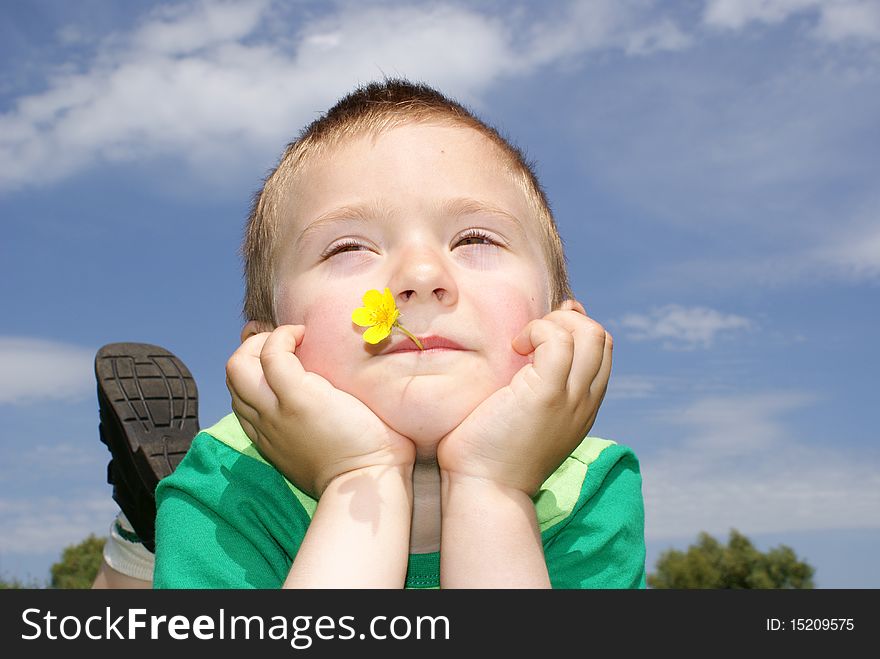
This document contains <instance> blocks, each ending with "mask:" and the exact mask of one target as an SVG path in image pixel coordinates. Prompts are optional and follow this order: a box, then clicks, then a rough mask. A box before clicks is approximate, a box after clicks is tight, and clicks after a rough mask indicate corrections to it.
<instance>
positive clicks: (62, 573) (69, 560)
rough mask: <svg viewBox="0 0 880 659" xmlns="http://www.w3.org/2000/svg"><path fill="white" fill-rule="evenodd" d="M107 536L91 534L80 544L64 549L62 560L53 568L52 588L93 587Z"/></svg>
mask: <svg viewBox="0 0 880 659" xmlns="http://www.w3.org/2000/svg"><path fill="white" fill-rule="evenodd" d="M104 542H106V538H97V537H95V536H94V535H90V536H89V537H88V538H86V539H85V540H83V541H82V542H81V543H79V544H78V545H70V546H69V547H66V548H65V549H64V553H63V554H62V555H61V560H60V561H59V562H58V563H55V564H54V565H53V566H52V568H51V573H52V582H51V587H52V588H91V587H92V582H93V581H94V580H95V577H96V576H97V575H98V569H99V568H100V567H101V557H102V554H103V551H104Z"/></svg>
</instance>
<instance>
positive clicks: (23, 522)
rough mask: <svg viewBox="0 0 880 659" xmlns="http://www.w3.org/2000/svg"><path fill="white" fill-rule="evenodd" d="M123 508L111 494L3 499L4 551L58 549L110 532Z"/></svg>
mask: <svg viewBox="0 0 880 659" xmlns="http://www.w3.org/2000/svg"><path fill="white" fill-rule="evenodd" d="M118 512H119V508H118V506H117V505H116V504H115V503H114V502H113V500H112V499H111V498H110V497H109V496H101V497H69V498H65V499H60V498H58V497H41V498H31V499H9V498H7V499H0V523H2V527H3V533H0V553H4V554H6V553H11V554H28V553H40V552H49V551H55V552H58V558H60V557H61V551H62V549H63V548H64V547H66V546H68V545H71V544H76V543H79V542H81V541H82V540H84V539H85V538H86V537H87V536H88V535H89V534H92V533H93V534H95V535H97V536H106V535H107V533H108V531H109V528H110V524H111V522H112V521H113V519H114V518H115V516H116V513H118Z"/></svg>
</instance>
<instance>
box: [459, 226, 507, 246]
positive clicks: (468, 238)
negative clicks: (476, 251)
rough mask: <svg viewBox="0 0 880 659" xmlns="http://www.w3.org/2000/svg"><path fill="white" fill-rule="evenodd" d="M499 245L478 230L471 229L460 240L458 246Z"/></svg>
mask: <svg viewBox="0 0 880 659" xmlns="http://www.w3.org/2000/svg"><path fill="white" fill-rule="evenodd" d="M497 244H498V243H497V242H496V241H495V240H493V239H492V237H491V236H490V235H489V234H487V233H484V232H482V231H478V230H477V229H470V230H469V231H466V232H464V233H463V234H462V235H461V236H460V237H459V239H458V242H457V243H456V246H458V245H497Z"/></svg>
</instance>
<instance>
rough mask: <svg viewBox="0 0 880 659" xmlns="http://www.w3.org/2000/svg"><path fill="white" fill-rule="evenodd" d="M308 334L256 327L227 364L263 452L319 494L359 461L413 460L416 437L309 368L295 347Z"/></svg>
mask: <svg viewBox="0 0 880 659" xmlns="http://www.w3.org/2000/svg"><path fill="white" fill-rule="evenodd" d="M304 336H305V326H304V325H281V326H280V327H277V328H276V329H275V330H274V331H272V332H263V333H261V334H255V335H254V336H251V337H250V338H248V339H247V340H245V341H244V342H243V343H242V344H241V346H239V348H238V349H237V350H236V351H235V352H234V353H233V355H232V357H230V358H229V361H228V362H227V364H226V386H227V387H228V388H229V392H230V393H231V394H232V409H233V410H234V411H235V414H236V416H237V417H238V419H239V421H240V422H241V426H242V428H243V429H244V431H245V432H246V433H247V435H248V437H250V438H251V441H253V443H254V445H255V446H256V447H257V449H259V451H260V453H261V454H262V455H263V456H264V457H265V458H266V459H267V460H268V461H269V462H271V463H272V464H273V465H275V467H277V468H278V469H279V470H280V471H281V472H282V473H283V474H284V475H285V476H286V477H287V478H288V480H290V481H291V482H292V483H294V484H295V485H296V486H297V487H299V488H301V489H303V490H304V491H306V492H308V493H309V494H310V495H312V496H314V497H315V498H317V497H320V495H321V494H322V493H323V492H324V489H325V488H326V487H327V485H328V484H329V483H330V481H332V480H333V479H334V478H335V477H337V476H339V475H341V474H344V473H347V472H350V471H353V470H355V469H359V468H362V467H374V466H400V465H403V466H408V465H412V464H413V462H414V460H415V446H414V445H413V443H412V442H411V441H410V440H409V439H407V438H406V437H404V436H403V435H400V434H398V433H396V432H394V431H393V430H391V428H389V427H388V426H387V425H385V423H383V422H382V421H381V420H380V419H379V417H377V416H376V415H375V414H374V413H373V412H372V411H371V410H370V409H369V408H368V407H367V406H366V405H364V404H363V403H362V402H361V401H360V400H358V399H357V398H355V397H354V396H352V395H350V394H347V393H345V392H344V391H341V390H339V389H337V388H335V387H334V386H333V385H331V384H330V382H328V381H327V380H326V379H324V378H323V377H321V376H320V375H318V374H316V373H312V372H310V371H306V370H305V369H304V368H303V366H302V364H301V363H300V361H299V358H298V357H297V356H296V354H295V351H296V347H297V346H298V345H300V344H301V343H302V340H303V337H304Z"/></svg>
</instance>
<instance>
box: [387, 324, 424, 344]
mask: <svg viewBox="0 0 880 659" xmlns="http://www.w3.org/2000/svg"><path fill="white" fill-rule="evenodd" d="M394 324H395V325H397V327H398V328H399V329H400V331H401V332H403V333H404V334H406V335H407V336H408V337H409V338H411V339H412V340H413V343H415V344H416V345H417V346H418V347H419V350H424V348H423V347H422V342H421V341H419V340H418V339H417V338H416V337H415V336H413V335H412V334H411V333H410V331H409V330H408V329H406V328H405V327H404V326H403V325H401V324H400V323H394Z"/></svg>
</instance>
